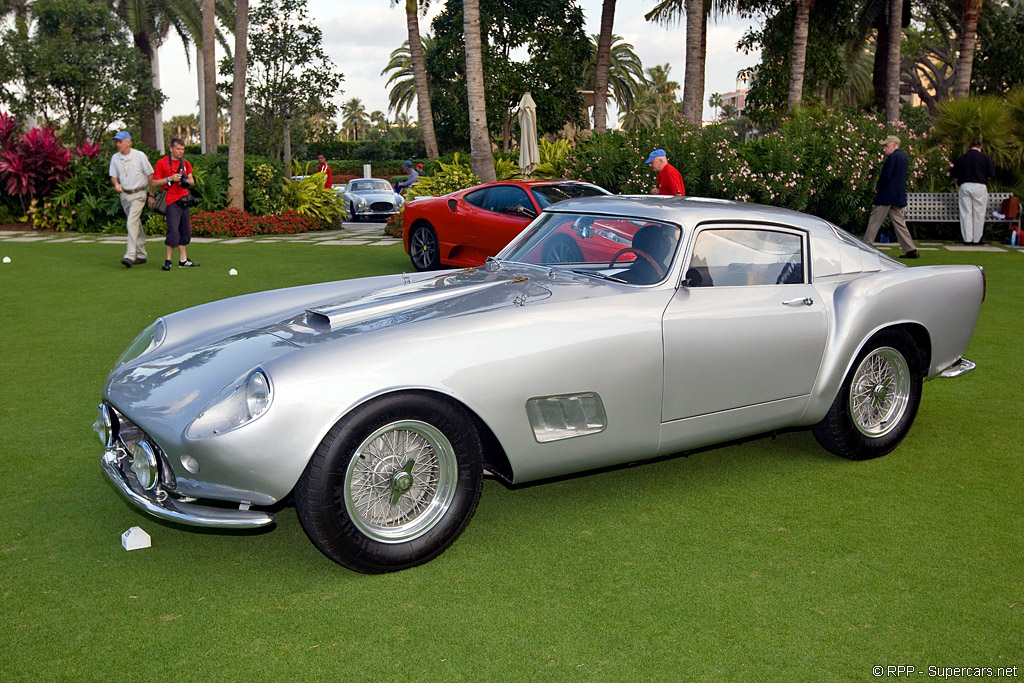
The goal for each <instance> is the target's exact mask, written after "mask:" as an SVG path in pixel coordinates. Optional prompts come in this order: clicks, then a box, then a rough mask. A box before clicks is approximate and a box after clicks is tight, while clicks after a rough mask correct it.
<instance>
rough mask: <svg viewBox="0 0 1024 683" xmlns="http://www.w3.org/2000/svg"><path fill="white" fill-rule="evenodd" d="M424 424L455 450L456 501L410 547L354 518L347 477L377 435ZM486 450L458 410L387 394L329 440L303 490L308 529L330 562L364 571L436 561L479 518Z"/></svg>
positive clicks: (300, 499)
mask: <svg viewBox="0 0 1024 683" xmlns="http://www.w3.org/2000/svg"><path fill="white" fill-rule="evenodd" d="M407 419H413V420H421V421H423V422H426V423H428V424H430V425H433V426H434V427H436V428H437V429H439V430H440V431H441V432H442V433H443V434H444V435H445V437H446V438H447V439H448V440H449V441H450V442H451V444H452V448H453V449H454V452H455V460H456V470H457V477H456V483H455V494H454V497H453V499H452V502H451V504H450V506H449V508H448V510H447V511H446V512H445V514H444V516H443V517H442V518H441V519H439V520H438V521H437V522H436V523H435V525H434V526H433V527H432V528H431V529H430V530H429V531H427V532H426V533H424V534H423V535H421V536H419V537H417V538H415V539H413V540H411V541H406V542H402V543H383V542H381V541H377V540H375V539H372V538H370V537H368V536H366V535H365V534H364V533H363V532H362V531H360V530H359V528H358V527H357V526H356V525H355V524H354V523H353V521H352V520H351V518H350V517H349V514H348V511H347V509H346V507H345V502H344V498H345V496H344V493H343V490H344V486H345V474H346V471H347V469H348V464H349V462H350V461H351V459H352V456H353V454H354V452H355V449H356V448H357V447H358V446H359V445H360V444H361V443H362V442H363V441H364V440H365V439H366V437H368V436H369V435H370V434H372V433H373V432H374V431H376V430H377V429H379V428H380V427H383V426H384V425H387V424H390V423H392V422H395V421H398V420H407ZM482 461H483V457H482V447H481V444H480V438H479V435H478V434H477V431H476V429H475V428H474V426H473V422H472V420H471V419H470V418H469V417H468V416H467V415H466V413H465V411H463V410H462V409H461V408H460V407H459V406H458V405H457V404H455V403H454V402H451V401H449V400H446V399H442V398H439V397H433V396H428V395H424V394H398V395H393V396H386V397H383V398H380V399H377V400H375V401H372V402H371V403H369V404H366V405H364V406H362V407H360V408H358V409H356V410H355V411H353V412H352V413H351V414H350V415H348V416H346V417H345V418H343V419H342V420H341V421H339V422H338V424H336V425H335V427H334V428H333V429H331V431H330V432H329V433H328V434H327V436H326V437H324V440H323V441H322V442H321V444H320V446H319V447H318V448H317V450H316V452H315V453H314V455H313V458H312V459H311V460H310V462H309V464H308V465H307V467H306V470H305V471H304V472H303V474H302V476H301V477H300V479H299V482H298V483H297V484H296V487H295V501H296V508H297V510H298V512H299V521H300V522H301V523H302V527H303V529H304V530H305V531H306V534H307V535H308V536H309V538H310V540H312V541H313V543H314V545H316V547H317V548H319V549H320V551H321V552H323V553H324V554H325V555H327V557H329V558H331V559H332V560H334V561H335V562H337V563H338V564H341V565H343V566H345V567H348V568H350V569H354V570H356V571H359V572H363V573H369V574H375V573H382V572H389V571H397V570H400V569H406V568H409V567H413V566H416V565H419V564H422V563H424V562H428V561H429V560H431V559H433V558H434V557H436V556H437V555H439V554H441V553H442V552H443V551H444V550H445V549H447V548H448V547H449V546H450V545H451V544H452V543H453V542H454V541H455V539H456V538H458V536H459V534H461V533H462V531H463V529H465V527H466V525H467V524H468V523H469V520H470V519H471V518H472V516H473V512H474V511H475V509H476V505H477V502H478V501H479V499H480V492H481V490H482V483H483V465H482Z"/></svg>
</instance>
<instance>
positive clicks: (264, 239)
mask: <svg viewBox="0 0 1024 683" xmlns="http://www.w3.org/2000/svg"><path fill="white" fill-rule="evenodd" d="M124 240H125V236H124V235H102V234H98V233H77V232H52V233H51V232H48V233H38V232H34V231H32V230H26V231H24V232H0V243H3V242H45V243H50V244H58V243H63V242H77V243H82V244H124ZM163 241H164V238H163V236H162V235H151V236H149V237H147V238H146V242H163ZM192 242H193V243H195V244H206V243H214V244H215V243H221V244H241V243H243V242H258V243H273V242H290V243H293V244H312V245H315V246H330V245H353V244H364V245H369V246H387V245H391V244H401V243H402V240H401V239H397V238H394V237H388V236H387V235H385V234H384V224H383V223H342V226H341V230H325V231H322V232H305V233H300V234H298V235H262V236H260V237H193V238H192Z"/></svg>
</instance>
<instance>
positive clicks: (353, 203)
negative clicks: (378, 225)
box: [336, 178, 405, 222]
mask: <svg viewBox="0 0 1024 683" xmlns="http://www.w3.org/2000/svg"><path fill="white" fill-rule="evenodd" d="M336 192H337V193H338V196H340V197H341V200H342V201H343V202H344V203H345V213H346V214H347V215H348V219H349V220H350V221H357V222H358V221H361V220H363V219H366V220H368V221H369V220H377V221H386V220H387V219H388V218H390V217H391V214H393V213H395V212H396V211H398V210H399V209H401V208H402V207H403V206H404V205H405V198H404V197H402V195H400V194H398V193H397V192H395V188H393V187H391V183H389V182H388V181H386V180H383V179H381V178H356V179H355V180H350V181H348V183H346V184H345V186H344V187H342V188H338V189H337V190H336Z"/></svg>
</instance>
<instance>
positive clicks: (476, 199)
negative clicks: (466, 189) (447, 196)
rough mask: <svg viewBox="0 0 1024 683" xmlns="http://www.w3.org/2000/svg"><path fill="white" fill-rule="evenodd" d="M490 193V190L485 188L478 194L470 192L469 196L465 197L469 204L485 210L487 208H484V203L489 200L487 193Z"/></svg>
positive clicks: (477, 192) (478, 191)
mask: <svg viewBox="0 0 1024 683" xmlns="http://www.w3.org/2000/svg"><path fill="white" fill-rule="evenodd" d="M488 192H490V188H487V187H485V188H484V189H482V190H477V191H476V192H470V193H469V194H467V195H466V196H465V197H464V199H465V200H466V203H467V204H472V205H473V206H475V207H477V208H480V209H483V208H486V207H485V206H484V202H485V201H486V200H487V193H488Z"/></svg>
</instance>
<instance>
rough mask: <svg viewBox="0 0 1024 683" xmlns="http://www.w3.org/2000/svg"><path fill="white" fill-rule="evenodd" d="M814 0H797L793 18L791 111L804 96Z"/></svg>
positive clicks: (790, 82) (789, 104) (790, 69)
mask: <svg viewBox="0 0 1024 683" xmlns="http://www.w3.org/2000/svg"><path fill="white" fill-rule="evenodd" d="M813 7H814V0H796V18H795V19H794V20H793V53H792V57H791V58H790V62H789V102H788V108H789V111H793V110H794V109H796V108H797V106H798V105H799V104H800V102H801V101H802V100H803V97H804V70H805V69H806V67H807V33H808V31H809V30H810V26H811V8H813Z"/></svg>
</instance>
